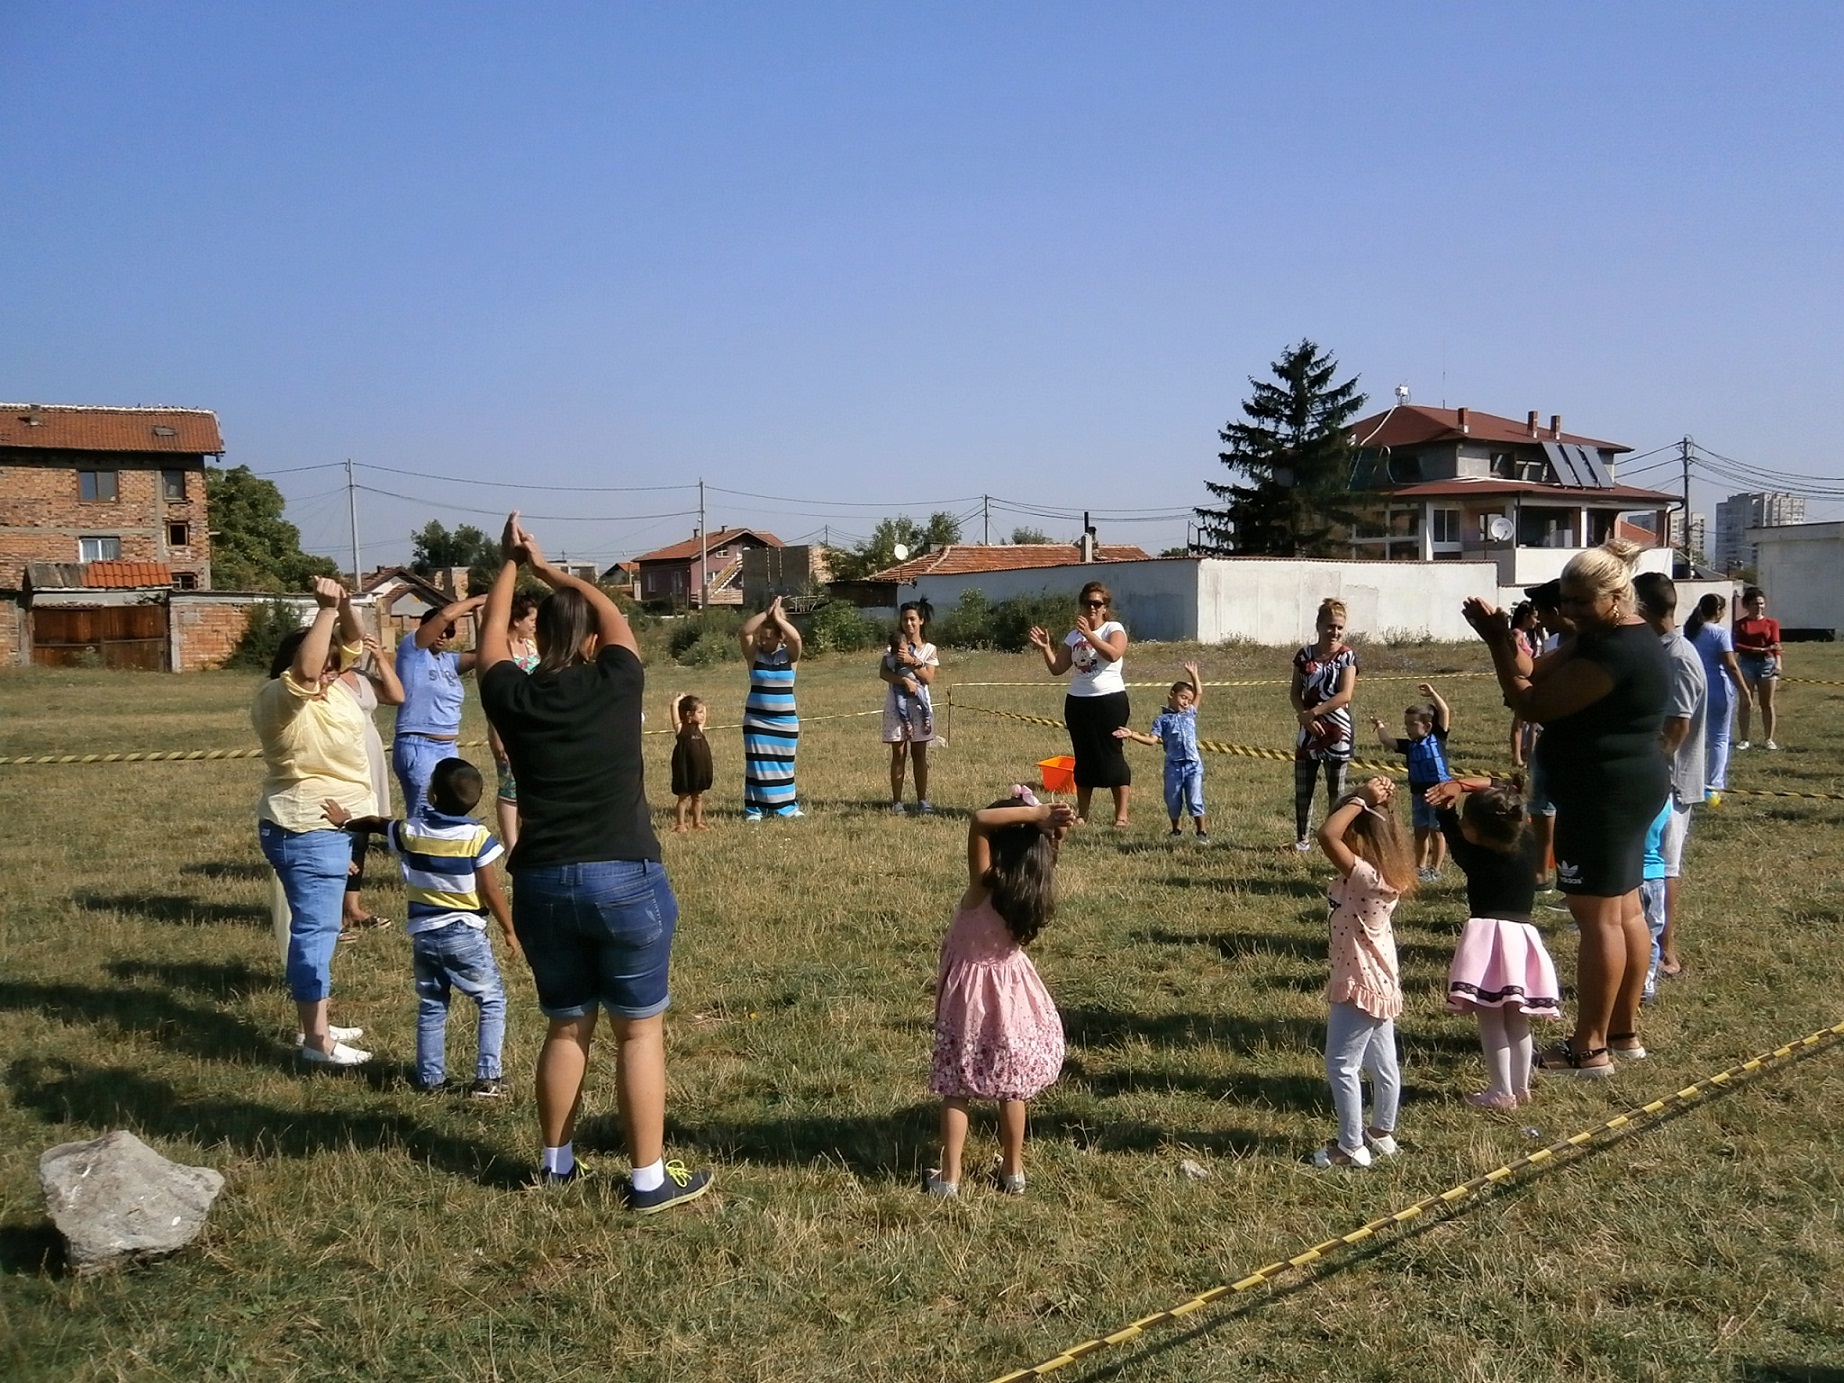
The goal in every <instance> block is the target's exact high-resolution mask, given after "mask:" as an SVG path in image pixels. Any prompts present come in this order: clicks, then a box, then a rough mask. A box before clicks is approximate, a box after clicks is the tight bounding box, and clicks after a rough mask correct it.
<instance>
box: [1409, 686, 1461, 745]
mask: <svg viewBox="0 0 1844 1383" xmlns="http://www.w3.org/2000/svg"><path fill="white" fill-rule="evenodd" d="M1417 690H1418V691H1420V692H1421V694H1422V695H1423V696H1425V697H1427V698H1428V700H1430V701H1432V702H1433V703H1434V728H1435V729H1436V730H1439V731H1440V732H1441V733H1442V734H1443V735H1444V734H1446V733H1447V732H1448V731H1449V730H1451V729H1453V710H1452V708H1451V707H1449V706H1448V704H1447V702H1446V701H1445V700H1444V699H1443V698H1442V696H1441V694H1440V693H1439V692H1437V691H1436V690H1435V689H1434V684H1433V683H1432V682H1423V683H1422V684H1421V686H1420V687H1418V688H1417Z"/></svg>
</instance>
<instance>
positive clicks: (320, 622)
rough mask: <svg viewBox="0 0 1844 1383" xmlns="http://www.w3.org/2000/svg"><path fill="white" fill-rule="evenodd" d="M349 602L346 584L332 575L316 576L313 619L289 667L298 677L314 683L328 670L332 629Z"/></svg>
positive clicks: (309, 683)
mask: <svg viewBox="0 0 1844 1383" xmlns="http://www.w3.org/2000/svg"><path fill="white" fill-rule="evenodd" d="M346 603H347V597H346V588H345V587H344V586H342V585H340V584H339V582H337V581H335V580H333V579H332V578H331V577H329V576H316V577H315V578H314V604H315V605H317V606H319V607H320V608H319V609H317V610H315V611H314V622H313V623H312V624H310V625H308V626H307V637H306V638H305V639H302V640H301V646H300V647H299V648H297V649H296V650H295V661H294V666H293V667H291V668H290V669H289V671H290V672H292V673H293V674H294V678H295V681H297V682H300V683H303V684H304V685H306V686H310V687H311V686H313V685H314V684H316V683H317V682H319V681H320V674H321V673H322V672H324V671H325V670H326V665H327V657H328V655H330V654H331V653H332V651H333V629H334V626H335V624H337V623H338V621H339V620H340V618H341V613H340V607H341V606H343V605H345V604H346Z"/></svg>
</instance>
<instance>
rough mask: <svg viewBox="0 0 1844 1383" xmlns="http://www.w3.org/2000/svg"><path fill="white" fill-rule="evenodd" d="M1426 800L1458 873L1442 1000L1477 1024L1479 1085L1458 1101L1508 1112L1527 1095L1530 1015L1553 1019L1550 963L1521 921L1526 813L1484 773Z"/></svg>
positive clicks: (1532, 894) (1532, 856) (1530, 896)
mask: <svg viewBox="0 0 1844 1383" xmlns="http://www.w3.org/2000/svg"><path fill="white" fill-rule="evenodd" d="M1428 804H1429V805H1430V806H1431V807H1433V808H1434V811H1435V813H1436V815H1437V816H1438V817H1439V818H1440V823H1441V833H1442V834H1443V835H1445V836H1446V837H1447V844H1448V845H1449V847H1450V848H1451V849H1452V850H1453V859H1454V863H1455V864H1457V865H1459V866H1460V872H1461V873H1462V874H1464V875H1465V876H1466V912H1467V918H1466V925H1465V926H1464V927H1463V928H1462V929H1461V931H1460V941H1459V944H1458V945H1457V946H1455V947H1454V952H1453V964H1452V965H1451V966H1449V967H1448V971H1447V1007H1448V1010H1449V1011H1450V1012H1453V1013H1471V1014H1473V1015H1474V1016H1475V1017H1476V1018H1477V1019H1478V1021H1479V1049H1480V1051H1481V1052H1483V1053H1484V1055H1485V1073H1486V1087H1485V1089H1484V1090H1482V1091H1480V1092H1479V1093H1478V1094H1476V1095H1469V1096H1467V1099H1468V1100H1469V1101H1471V1102H1472V1103H1473V1104H1476V1105H1478V1106H1479V1107H1480V1108H1482V1109H1497V1110H1505V1111H1509V1110H1513V1109H1516V1108H1517V1107H1518V1106H1519V1105H1521V1104H1527V1103H1529V1101H1530V1072H1531V1061H1532V1059H1533V1058H1534V1057H1535V1055H1536V1043H1535V1039H1534V1038H1533V1037H1532V1036H1531V1032H1530V1020H1531V1019H1532V1018H1560V1017H1561V1016H1562V1012H1561V994H1562V987H1561V985H1560V984H1558V983H1557V980H1556V965H1555V962H1553V961H1552V960H1551V959H1550V956H1549V952H1548V951H1547V950H1546V949H1545V948H1544V945H1543V938H1542V936H1541V935H1540V934H1539V933H1538V932H1537V929H1536V928H1535V927H1534V926H1532V925H1531V922H1530V910H1531V906H1532V904H1533V901H1534V900H1535V898H1536V893H1537V884H1536V878H1537V866H1538V863H1539V861H1538V859H1537V841H1536V836H1535V834H1534V833H1533V832H1532V831H1531V823H1530V817H1531V812H1530V809H1529V807H1528V806H1526V805H1525V802H1524V797H1523V795H1522V794H1521V793H1519V792H1518V791H1517V790H1516V789H1515V788H1513V787H1511V786H1509V785H1508V784H1505V783H1495V782H1493V781H1492V780H1491V779H1489V778H1455V779H1452V780H1450V781H1448V782H1445V783H1437V784H1435V785H1434V786H1433V787H1431V788H1429V789H1428Z"/></svg>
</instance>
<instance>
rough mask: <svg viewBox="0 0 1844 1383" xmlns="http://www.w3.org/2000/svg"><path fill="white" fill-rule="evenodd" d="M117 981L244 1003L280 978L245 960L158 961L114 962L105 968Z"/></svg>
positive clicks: (271, 987)
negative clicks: (148, 982)
mask: <svg viewBox="0 0 1844 1383" xmlns="http://www.w3.org/2000/svg"><path fill="white" fill-rule="evenodd" d="M103 968H104V969H106V970H107V971H108V972H109V973H110V974H111V975H113V976H115V978H116V979H118V980H154V981H157V982H158V983H160V984H163V985H165V986H166V987H167V988H168V989H184V990H189V991H191V992H192V993H194V994H209V995H210V996H211V997H212V998H214V999H241V998H244V997H245V996H247V995H250V994H254V993H256V992H258V991H260V990H273V989H275V988H276V987H277V984H278V976H277V975H276V974H275V973H273V972H272V971H269V970H258V969H257V968H256V967H255V966H253V965H251V964H250V963H249V962H248V961H245V960H225V961H156V960H112V961H110V962H109V963H108V964H107V965H106V966H104V967H103Z"/></svg>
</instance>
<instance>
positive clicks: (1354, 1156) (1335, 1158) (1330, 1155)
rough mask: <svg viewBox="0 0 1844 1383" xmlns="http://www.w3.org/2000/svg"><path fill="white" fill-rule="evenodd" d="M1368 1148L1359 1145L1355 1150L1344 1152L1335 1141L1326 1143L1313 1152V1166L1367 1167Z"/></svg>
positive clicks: (1368, 1158)
mask: <svg viewBox="0 0 1844 1383" xmlns="http://www.w3.org/2000/svg"><path fill="white" fill-rule="evenodd" d="M1369 1165H1370V1149H1369V1148H1366V1147H1362V1146H1360V1147H1359V1148H1358V1150H1357V1151H1356V1152H1346V1151H1345V1150H1344V1149H1343V1148H1341V1147H1339V1146H1338V1144H1337V1143H1336V1142H1331V1143H1327V1144H1326V1145H1325V1146H1324V1147H1323V1148H1320V1149H1319V1150H1318V1151H1317V1152H1315V1153H1314V1154H1313V1166H1315V1167H1322V1168H1324V1167H1368V1166H1369Z"/></svg>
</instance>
